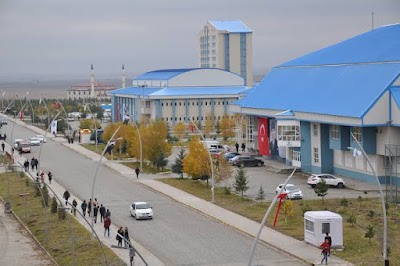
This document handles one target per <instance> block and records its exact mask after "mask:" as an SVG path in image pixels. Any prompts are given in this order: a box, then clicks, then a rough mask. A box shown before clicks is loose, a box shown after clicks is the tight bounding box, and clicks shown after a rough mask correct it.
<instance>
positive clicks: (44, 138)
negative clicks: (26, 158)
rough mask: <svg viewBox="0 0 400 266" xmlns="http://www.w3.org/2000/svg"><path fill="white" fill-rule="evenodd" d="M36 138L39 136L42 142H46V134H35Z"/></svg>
mask: <svg viewBox="0 0 400 266" xmlns="http://www.w3.org/2000/svg"><path fill="white" fill-rule="evenodd" d="M35 138H38V139H40V142H44V143H46V141H47V140H46V137H45V136H43V135H36V136H35Z"/></svg>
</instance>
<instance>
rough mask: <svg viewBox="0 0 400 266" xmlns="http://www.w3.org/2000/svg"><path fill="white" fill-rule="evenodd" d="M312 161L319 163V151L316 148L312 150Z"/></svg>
mask: <svg viewBox="0 0 400 266" xmlns="http://www.w3.org/2000/svg"><path fill="white" fill-rule="evenodd" d="M313 159H314V163H319V150H318V148H313Z"/></svg>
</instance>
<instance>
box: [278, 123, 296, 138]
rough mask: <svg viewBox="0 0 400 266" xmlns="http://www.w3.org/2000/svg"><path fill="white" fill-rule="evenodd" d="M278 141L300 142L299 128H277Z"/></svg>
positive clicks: (283, 126) (284, 126)
mask: <svg viewBox="0 0 400 266" xmlns="http://www.w3.org/2000/svg"><path fill="white" fill-rule="evenodd" d="M278 140H280V141H300V126H289V125H281V126H278Z"/></svg>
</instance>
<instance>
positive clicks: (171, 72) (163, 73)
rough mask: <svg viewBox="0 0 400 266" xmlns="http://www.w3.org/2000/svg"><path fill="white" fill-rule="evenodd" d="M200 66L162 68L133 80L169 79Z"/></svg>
mask: <svg viewBox="0 0 400 266" xmlns="http://www.w3.org/2000/svg"><path fill="white" fill-rule="evenodd" d="M196 69H200V68H180V69H161V70H154V71H150V72H146V73H144V74H142V75H140V76H137V77H136V78H134V79H133V80H169V79H171V78H173V77H175V76H177V75H179V74H182V73H185V72H188V71H192V70H196Z"/></svg>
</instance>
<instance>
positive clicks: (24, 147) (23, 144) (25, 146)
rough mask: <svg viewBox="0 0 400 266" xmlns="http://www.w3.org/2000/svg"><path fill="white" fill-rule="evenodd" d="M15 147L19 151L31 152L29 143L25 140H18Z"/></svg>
mask: <svg viewBox="0 0 400 266" xmlns="http://www.w3.org/2000/svg"><path fill="white" fill-rule="evenodd" d="M15 149H16V150H17V151H19V152H21V153H31V143H30V142H29V141H26V140H20V141H19V142H18V144H17V146H16V148H15Z"/></svg>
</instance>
